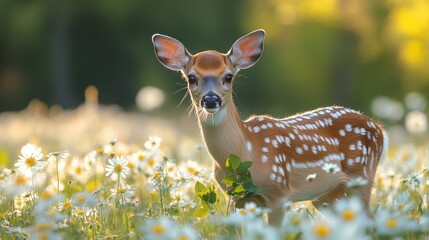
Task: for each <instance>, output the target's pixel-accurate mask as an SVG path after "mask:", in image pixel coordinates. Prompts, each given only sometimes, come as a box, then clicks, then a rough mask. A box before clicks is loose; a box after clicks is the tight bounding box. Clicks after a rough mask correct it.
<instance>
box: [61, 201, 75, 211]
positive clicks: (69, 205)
mask: <svg viewBox="0 0 429 240" xmlns="http://www.w3.org/2000/svg"><path fill="white" fill-rule="evenodd" d="M71 206H73V204H72V203H71V202H70V201H67V202H64V203H63V209H69V208H71Z"/></svg>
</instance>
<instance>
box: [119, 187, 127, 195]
mask: <svg viewBox="0 0 429 240" xmlns="http://www.w3.org/2000/svg"><path fill="white" fill-rule="evenodd" d="M126 191H127V189H126V188H121V187H119V188H118V190H117V192H118V194H124V193H125V192H126Z"/></svg>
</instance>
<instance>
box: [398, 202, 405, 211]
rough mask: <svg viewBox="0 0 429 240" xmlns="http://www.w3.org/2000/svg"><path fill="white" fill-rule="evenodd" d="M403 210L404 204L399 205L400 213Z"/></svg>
mask: <svg viewBox="0 0 429 240" xmlns="http://www.w3.org/2000/svg"><path fill="white" fill-rule="evenodd" d="M402 209H404V204H402V203H400V204H398V211H401V210H402Z"/></svg>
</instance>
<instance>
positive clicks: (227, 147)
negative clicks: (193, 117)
mask: <svg viewBox="0 0 429 240" xmlns="http://www.w3.org/2000/svg"><path fill="white" fill-rule="evenodd" d="M198 122H199V126H200V130H201V134H202V136H203V138H204V142H205V144H206V147H207V149H208V151H209V152H210V155H211V156H212V157H213V158H214V159H215V161H216V164H217V166H218V167H220V168H221V169H225V161H226V159H227V157H228V156H229V155H230V154H235V155H238V156H241V157H244V156H243V154H244V153H243V149H244V148H245V147H244V146H245V141H246V136H245V134H244V131H243V128H244V127H243V122H242V121H241V120H240V117H239V115H238V112H237V109H236V107H235V105H234V104H233V102H232V101H230V103H229V104H227V105H225V106H223V107H222V108H221V109H220V110H219V111H218V112H216V113H214V114H213V115H211V116H209V117H208V118H207V119H202V118H201V117H199V118H198Z"/></svg>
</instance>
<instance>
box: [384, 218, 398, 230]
mask: <svg viewBox="0 0 429 240" xmlns="http://www.w3.org/2000/svg"><path fill="white" fill-rule="evenodd" d="M397 224H398V223H397V222H396V220H395V219H389V220H387V221H386V226H387V227H388V228H395V227H396V225H397Z"/></svg>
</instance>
